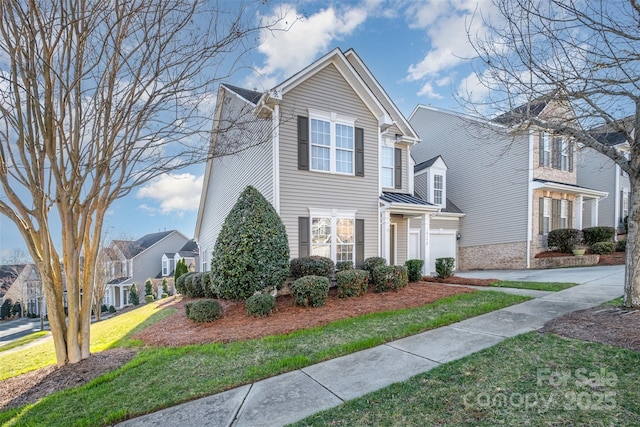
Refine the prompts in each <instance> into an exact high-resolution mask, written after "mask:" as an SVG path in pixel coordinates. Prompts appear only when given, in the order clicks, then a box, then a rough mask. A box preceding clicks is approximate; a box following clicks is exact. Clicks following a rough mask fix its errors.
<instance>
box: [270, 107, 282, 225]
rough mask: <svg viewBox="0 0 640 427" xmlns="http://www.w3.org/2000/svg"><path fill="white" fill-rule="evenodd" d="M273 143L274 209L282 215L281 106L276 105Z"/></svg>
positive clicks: (272, 124)
mask: <svg viewBox="0 0 640 427" xmlns="http://www.w3.org/2000/svg"><path fill="white" fill-rule="evenodd" d="M272 112H273V114H272V115H271V126H272V130H271V131H272V140H273V141H272V142H273V150H272V154H273V208H274V209H275V210H276V212H277V213H278V215H280V131H279V130H280V128H279V126H280V106H279V105H278V104H276V105H275V106H274V107H273V110H272Z"/></svg>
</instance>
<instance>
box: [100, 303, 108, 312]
mask: <svg viewBox="0 0 640 427" xmlns="http://www.w3.org/2000/svg"><path fill="white" fill-rule="evenodd" d="M100 311H101V312H103V313H105V312H107V311H109V308H108V307H107V305H106V304H102V306H100Z"/></svg>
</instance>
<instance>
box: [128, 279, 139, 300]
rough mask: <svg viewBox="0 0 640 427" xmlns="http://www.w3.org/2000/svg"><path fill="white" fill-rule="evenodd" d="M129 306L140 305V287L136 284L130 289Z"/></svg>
mask: <svg viewBox="0 0 640 427" xmlns="http://www.w3.org/2000/svg"><path fill="white" fill-rule="evenodd" d="M129 304H133V305H138V304H140V297H139V296H138V285H136V284H135V283H134V284H133V285H131V288H130V289H129Z"/></svg>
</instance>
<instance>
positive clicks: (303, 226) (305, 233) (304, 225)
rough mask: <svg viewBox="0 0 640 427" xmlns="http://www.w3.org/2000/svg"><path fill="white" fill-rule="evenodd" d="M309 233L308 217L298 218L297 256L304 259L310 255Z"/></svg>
mask: <svg viewBox="0 0 640 427" xmlns="http://www.w3.org/2000/svg"><path fill="white" fill-rule="evenodd" d="M310 237H311V233H310V232H309V217H308V216H299V217H298V256H299V257H304V256H309V255H311V242H310V241H309V238H310Z"/></svg>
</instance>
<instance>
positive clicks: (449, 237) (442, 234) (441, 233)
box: [428, 230, 457, 273]
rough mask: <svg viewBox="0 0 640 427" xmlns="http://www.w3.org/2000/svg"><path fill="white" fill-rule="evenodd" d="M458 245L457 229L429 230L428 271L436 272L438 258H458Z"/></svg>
mask: <svg viewBox="0 0 640 427" xmlns="http://www.w3.org/2000/svg"><path fill="white" fill-rule="evenodd" d="M456 246H457V245H456V231H455V230H431V231H430V232H429V270H428V271H429V272H431V273H435V271H436V259H437V258H445V257H451V258H456V252H457V251H456ZM454 268H455V267H454Z"/></svg>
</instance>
